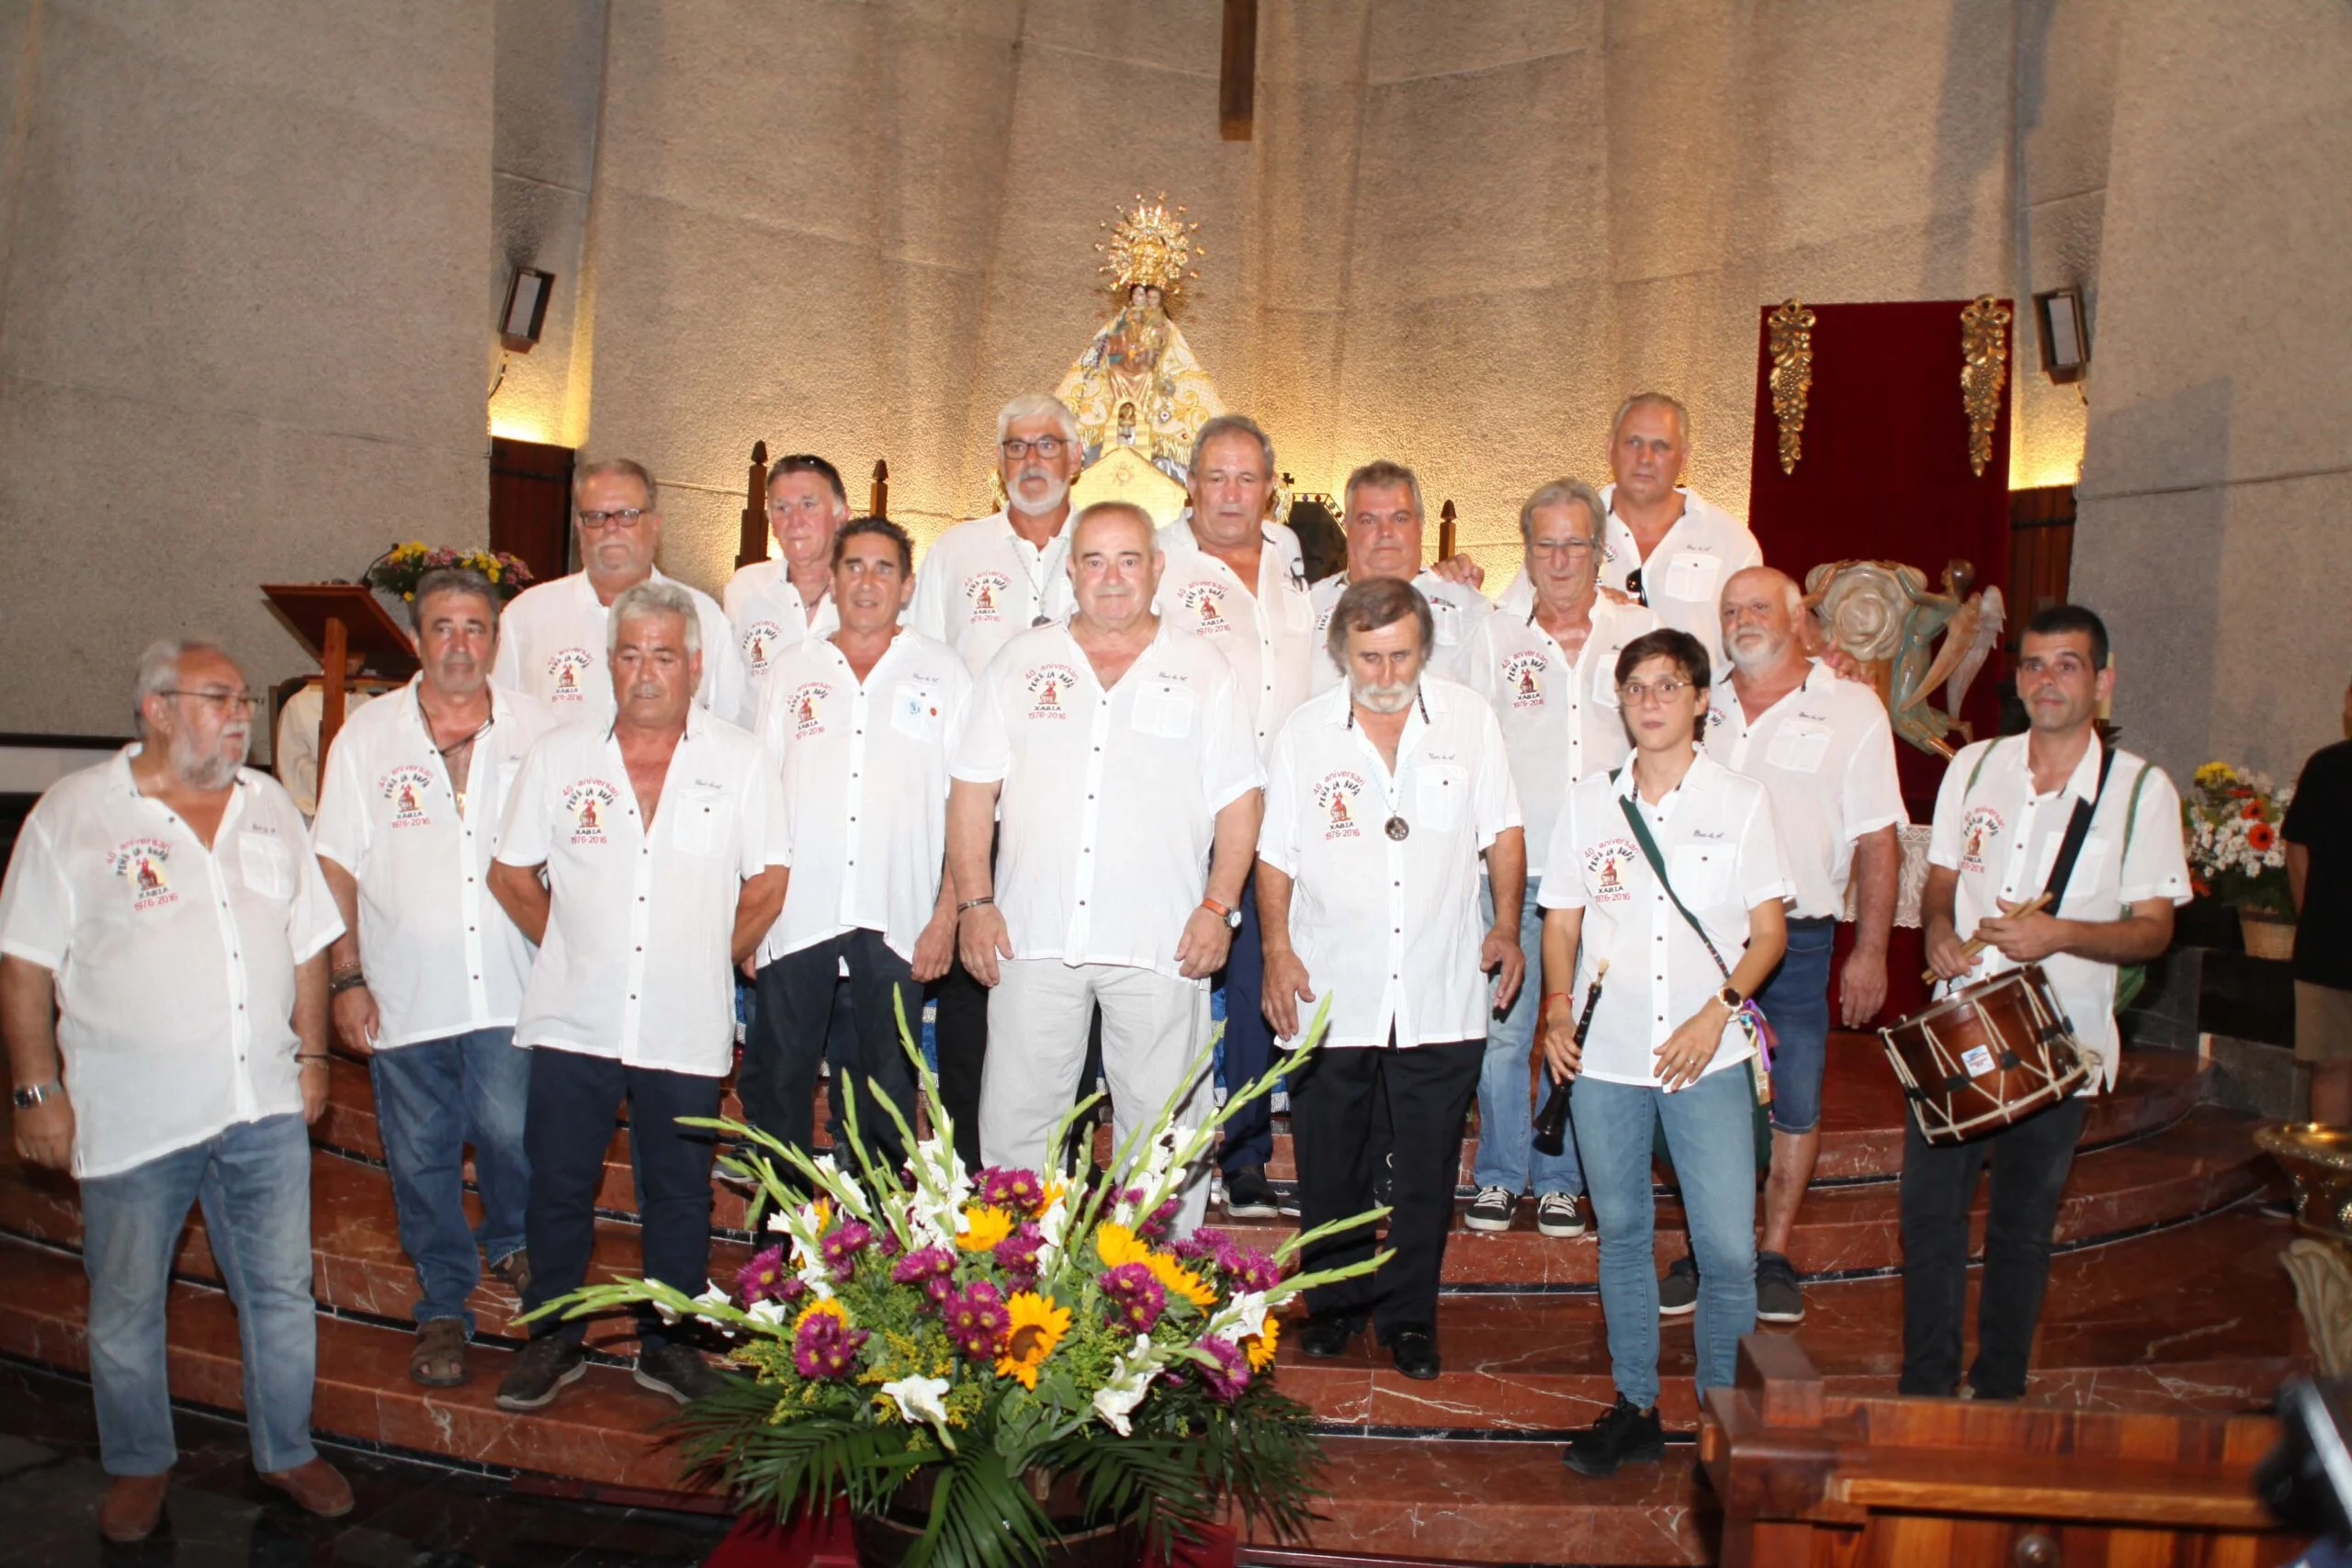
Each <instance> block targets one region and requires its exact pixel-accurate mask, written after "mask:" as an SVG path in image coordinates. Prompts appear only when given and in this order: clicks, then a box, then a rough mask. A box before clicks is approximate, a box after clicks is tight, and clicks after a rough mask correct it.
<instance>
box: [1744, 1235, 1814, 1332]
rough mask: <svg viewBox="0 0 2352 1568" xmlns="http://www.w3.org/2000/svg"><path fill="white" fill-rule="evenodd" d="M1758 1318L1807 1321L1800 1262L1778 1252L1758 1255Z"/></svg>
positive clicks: (1765, 1321)
mask: <svg viewBox="0 0 2352 1568" xmlns="http://www.w3.org/2000/svg"><path fill="white" fill-rule="evenodd" d="M1756 1321H1757V1322H1758V1323H1803V1322H1804V1286H1802V1285H1800V1284H1799V1283H1798V1282H1797V1269H1796V1265H1795V1264H1793V1263H1791V1262H1790V1261H1789V1260H1788V1259H1787V1258H1784V1257H1782V1256H1781V1254H1780V1253H1777V1252H1759V1253H1758V1254H1757V1255H1756Z"/></svg>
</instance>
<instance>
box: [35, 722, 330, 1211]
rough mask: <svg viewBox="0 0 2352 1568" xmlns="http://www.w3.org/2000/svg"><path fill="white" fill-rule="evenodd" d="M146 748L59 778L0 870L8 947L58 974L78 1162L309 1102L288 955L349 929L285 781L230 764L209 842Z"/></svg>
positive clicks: (121, 1162)
mask: <svg viewBox="0 0 2352 1568" xmlns="http://www.w3.org/2000/svg"><path fill="white" fill-rule="evenodd" d="M138 751H139V748H138V747H137V746H135V745H133V746H128V747H125V748H124V749H123V750H120V751H118V752H116V753H115V754H114V755H113V756H112V757H110V758H108V759H107V761H103V762H100V763H99V764H97V765H96V767H92V768H85V769H83V770H81V771H80V772H79V773H73V774H70V775H68V776H67V777H65V778H63V779H61V780H59V781H58V782H57V783H56V784H53V785H51V787H50V789H49V791H48V792H47V793H46V794H44V795H42V796H41V797H40V802H39V804H37V805H35V806H34V807H33V809H32V815H31V816H29V817H28V818H26V819H25V825H24V828H23V829H22V831H20V832H19V833H18V834H17V849H16V854H15V856H14V858H13V859H12V860H11V861H10V863H9V865H8V874H7V881H6V884H5V886H0V953H6V954H8V955H9V956H10V957H12V958H21V959H23V960H24V961H25V962H27V963H28V964H39V965H40V967H42V968H44V969H47V970H50V971H51V972H52V973H53V974H54V975H55V976H57V1008H58V1020H57V1044H58V1049H59V1051H60V1052H61V1053H62V1055H63V1056H64V1062H65V1089H66V1092H67V1093H68V1094H69V1095H71V1096H72V1097H73V1101H74V1175H75V1176H76V1177H81V1178H89V1177H94V1176H113V1175H116V1174H118V1173H119V1172H121V1171H125V1170H129V1169H130V1168H133V1167H135V1166H141V1165H144V1164H146V1163H147V1162H148V1161H149V1160H152V1159H154V1158H157V1157H158V1156H163V1155H167V1154H170V1153H171V1152H172V1151H173V1150H175V1149H184V1148H187V1147H188V1146H189V1145H194V1144H200V1143H202V1142H203V1141H204V1140H205V1139H207V1138H209V1137H211V1136H213V1135H214V1134H217V1133H219V1132H220V1131H221V1130H222V1129H224V1128H228V1127H233V1126H235V1125H237V1124H238V1123H240V1122H257V1121H259V1120H261V1119H262V1118H263V1117H265V1116H277V1115H281V1114H284V1113H286V1112H288V1111H291V1112H295V1113H297V1114H299V1113H300V1111H301V1109H302V1089H301V1082H300V1072H301V1069H300V1067H299V1066H297V1065H296V1063H295V1060H294V1052H295V1049H296V1047H297V1046H298V1045H299V1044H300V1038H299V1037H298V1036H297V1035H296V1034H295V1032H294V1022H293V1019H294V971H295V968H296V966H297V965H299V964H301V963H303V962H304V961H305V960H307V959H310V958H311V957H313V956H314V955H316V954H317V953H321V952H322V951H323V950H324V949H325V948H326V945H327V944H328V943H329V942H333V941H334V939H335V938H336V937H338V936H341V935H342V934H343V921H342V920H341V919H339V918H338V917H337V916H336V914H335V908H334V896H333V895H331V894H330V893H329V892H328V891H327V885H326V878H325V877H324V876H322V875H321V874H320V872H319V863H318V862H317V861H315V860H313V859H312V858H311V846H310V840H308V839H307V838H306V837H305V836H304V834H303V831H302V817H301V814H300V812H298V811H296V810H295V809H294V802H293V801H292V800H291V799H289V798H288V795H287V794H286V791H285V790H284V789H282V788H281V787H279V785H278V783H277V780H276V779H273V778H270V777H269V776H268V775H266V774H265V773H256V772H254V770H253V769H251V768H243V769H240V770H239V771H238V773H237V782H236V784H234V785H232V787H231V790H230V794H229V804H228V807H227V808H226V809H225V810H224V811H223V812H222V813H221V816H220V830H219V831H218V832H216V833H215V834H214V835H213V840H212V848H211V849H209V850H208V849H206V848H205V847H204V840H201V839H199V838H198V837H197V836H196V834H195V832H194V831H193V830H192V829H190V828H189V827H188V825H187V823H186V822H184V821H182V820H181V819H180V818H179V816H178V815H177V814H176V813H175V812H174V811H172V810H170V809H169V808H168V807H164V805H163V804H162V803H161V802H159V801H155V800H152V799H150V798H148V797H147V796H145V795H141V794H140V793H139V785H138V784H137V782H136V781H135V780H133V778H132V777H131V773H130V759H131V758H132V757H133V756H135V755H137V753H138Z"/></svg>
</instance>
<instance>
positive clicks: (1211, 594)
mask: <svg viewBox="0 0 2352 1568" xmlns="http://www.w3.org/2000/svg"><path fill="white" fill-rule="evenodd" d="M1225 595H1226V587H1225V585H1224V584H1223V583H1221V582H1194V583H1190V584H1188V585H1186V587H1185V589H1184V592H1182V593H1180V594H1178V595H1177V596H1176V598H1177V602H1178V603H1179V604H1182V605H1183V606H1184V608H1185V609H1187V610H1189V611H1190V612H1192V615H1193V630H1194V631H1196V632H1198V633H1200V634H1201V636H1203V637H1223V636H1224V635H1225V634H1226V633H1227V632H1229V631H1231V630H1232V629H1233V623H1232V622H1231V621H1229V620H1227V619H1226V616H1225Z"/></svg>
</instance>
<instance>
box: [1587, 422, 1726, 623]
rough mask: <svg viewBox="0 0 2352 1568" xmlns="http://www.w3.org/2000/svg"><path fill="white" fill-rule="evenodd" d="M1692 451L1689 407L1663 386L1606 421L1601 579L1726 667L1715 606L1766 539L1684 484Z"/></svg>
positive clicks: (1604, 584) (1602, 491)
mask: <svg viewBox="0 0 2352 1568" xmlns="http://www.w3.org/2000/svg"><path fill="white" fill-rule="evenodd" d="M1690 459H1691V415H1690V412H1689V411H1687V410H1685V409H1684V408H1683V406H1682V405H1681V404H1680V403H1679V402H1678V401H1676V400H1674V399H1672V398H1669V397H1668V396H1667V395H1666V394H1665V393H1664V392H1637V393H1635V394H1634V396H1632V397H1630V398H1628V399H1626V400H1625V401H1624V403H1623V406H1621V407H1620V408H1619V409H1618V411H1617V420H1616V423H1614V424H1613V425H1611V427H1610V434H1609V470H1610V472H1611V474H1613V475H1614V476H1615V482H1614V483H1612V484H1610V485H1607V486H1604V487H1603V488H1602V490H1601V491H1600V498H1601V499H1602V500H1603V501H1605V502H1608V503H1609V525H1608V534H1607V536H1606V538H1605V541H1604V543H1605V546H1606V554H1605V555H1604V557H1603V559H1602V563H1601V568H1600V581H1601V586H1603V587H1605V588H1613V589H1616V590H1617V591H1619V592H1623V593H1624V594H1625V595H1626V596H1627V597H1629V598H1632V599H1634V600H1637V601H1639V602H1640V603H1642V604H1646V605H1648V606H1649V607H1650V608H1651V609H1653V610H1655V611H1657V617H1658V619H1659V620H1661V621H1663V622H1665V623H1666V624H1667V625H1668V626H1672V627H1674V628H1675V629H1676V630H1677V631H1685V632H1689V633H1690V634H1691V636H1692V637H1697V638H1698V639H1699V641H1700V642H1701V643H1702V644H1703V645H1704V646H1705V648H1706V649H1707V653H1708V656H1709V657H1710V658H1712V659H1713V660H1714V661H1715V668H1716V669H1717V670H1721V669H1722V668H1723V663H1724V648H1723V626H1722V624H1721V622H1720V620H1719V619H1718V616H1717V610H1716V604H1717V601H1718V600H1719V599H1720V598H1721V597H1722V594H1723V587H1724V583H1725V582H1726V581H1730V578H1731V574H1732V573H1733V572H1736V571H1740V570H1745V569H1746V568H1748V567H1751V566H1761V565H1763V564H1764V547H1762V546H1761V545H1758V543H1757V542H1756V536H1755V535H1753V534H1751V533H1749V532H1748V531H1747V525H1745V524H1743V523H1741V522H1740V521H1739V519H1738V518H1736V517H1734V516H1733V515H1732V514H1731V513H1728V512H1725V511H1724V509H1723V508H1722V507H1720V506H1717V505H1715V504H1714V503H1713V502H1711V501H1709V500H1707V499H1706V497H1704V496H1702V495H1700V494H1698V493H1697V492H1696V491H1689V490H1685V489H1683V488H1681V487H1682V469H1683V466H1684V465H1685V464H1686V463H1688V462H1689V461H1690Z"/></svg>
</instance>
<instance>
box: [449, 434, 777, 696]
mask: <svg viewBox="0 0 2352 1568" xmlns="http://www.w3.org/2000/svg"><path fill="white" fill-rule="evenodd" d="M660 496H661V491H660V490H659V488H658V487H657V486H656V485H655V484H654V482H653V475H652V474H651V473H650V471H648V469H647V468H646V467H645V465H644V464H642V463H638V462H633V461H631V460H630V459H628V458H627V457H615V458H612V459H609V460H608V461H605V462H602V463H586V464H582V466H581V467H580V468H577V469H575V470H574V471H573V473H572V476H571V503H572V508H573V511H574V513H575V514H576V515H577V516H578V518H579V522H580V570H578V571H575V572H573V573H572V574H571V576H569V577H559V578H557V579H556V580H555V581H552V582H542V583H540V584H539V585H538V586H537V587H536V588H526V589H525V590H523V592H520V593H518V594H516V595H515V599H514V602H513V603H512V604H508V605H507V606H506V613H505V615H503V617H502V618H501V622H500V626H499V633H498V665H497V668H495V669H494V670H492V671H491V674H490V678H491V679H492V681H495V682H498V684H500V685H502V686H503V687H505V688H506V689H507V690H508V691H510V692H521V693H522V694H524V695H526V696H531V697H537V698H538V699H539V701H541V702H543V703H545V704H547V705H548V706H549V707H550V708H552V709H553V710H554V711H555V716H556V717H557V719H558V720H559V721H560V722H562V723H567V724H568V723H570V722H571V721H572V720H574V719H581V720H584V721H585V722H587V723H590V724H593V725H595V726H597V727H598V728H602V727H603V726H605V725H607V724H610V723H611V722H612V718H613V683H612V681H611V680H610V678H609V677H608V675H607V673H606V671H605V643H606V640H607V638H606V633H607V632H608V630H609V629H610V628H609V627H608V626H607V624H606V623H607V620H608V618H609V616H610V615H611V613H612V609H611V607H612V604H613V601H614V600H616V598H618V597H619V596H620V594H621V592H623V591H624V590H626V589H628V588H631V587H634V586H635V585H636V584H638V583H640V582H667V581H670V579H668V578H666V577H664V576H662V573H661V572H660V571H659V570H657V569H656V568H655V567H654V565H653V558H654V556H655V555H656V554H657V553H659V551H660V550H661V547H662V513H661V512H660V510H659V508H658V502H659V501H660ZM678 589H679V592H683V593H684V594H685V595H686V596H687V598H688V600H689V601H690V602H691V603H692V604H693V605H694V610H695V634H696V635H697V636H698V637H700V638H701V639H702V645H703V648H704V649H705V650H706V654H707V657H706V658H705V659H704V660H703V671H702V682H701V684H700V685H698V686H697V687H696V688H695V694H694V697H695V702H697V703H699V704H700V705H702V706H704V707H705V708H707V709H708V710H709V711H711V712H712V713H715V714H718V716H720V717H722V718H725V719H728V720H729V721H732V720H734V719H735V718H736V717H737V716H740V715H741V713H742V711H743V661H742V658H741V655H740V654H739V653H738V652H737V651H736V649H735V638H734V635H733V632H732V630H731V629H730V628H729V626H728V624H727V613H726V612H725V611H723V610H721V609H720V608H719V607H718V603H717V602H716V601H714V600H713V599H712V598H711V597H710V595H709V594H707V593H705V592H702V591H701V590H700V589H695V588H688V587H686V586H685V585H684V583H680V584H678Z"/></svg>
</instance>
